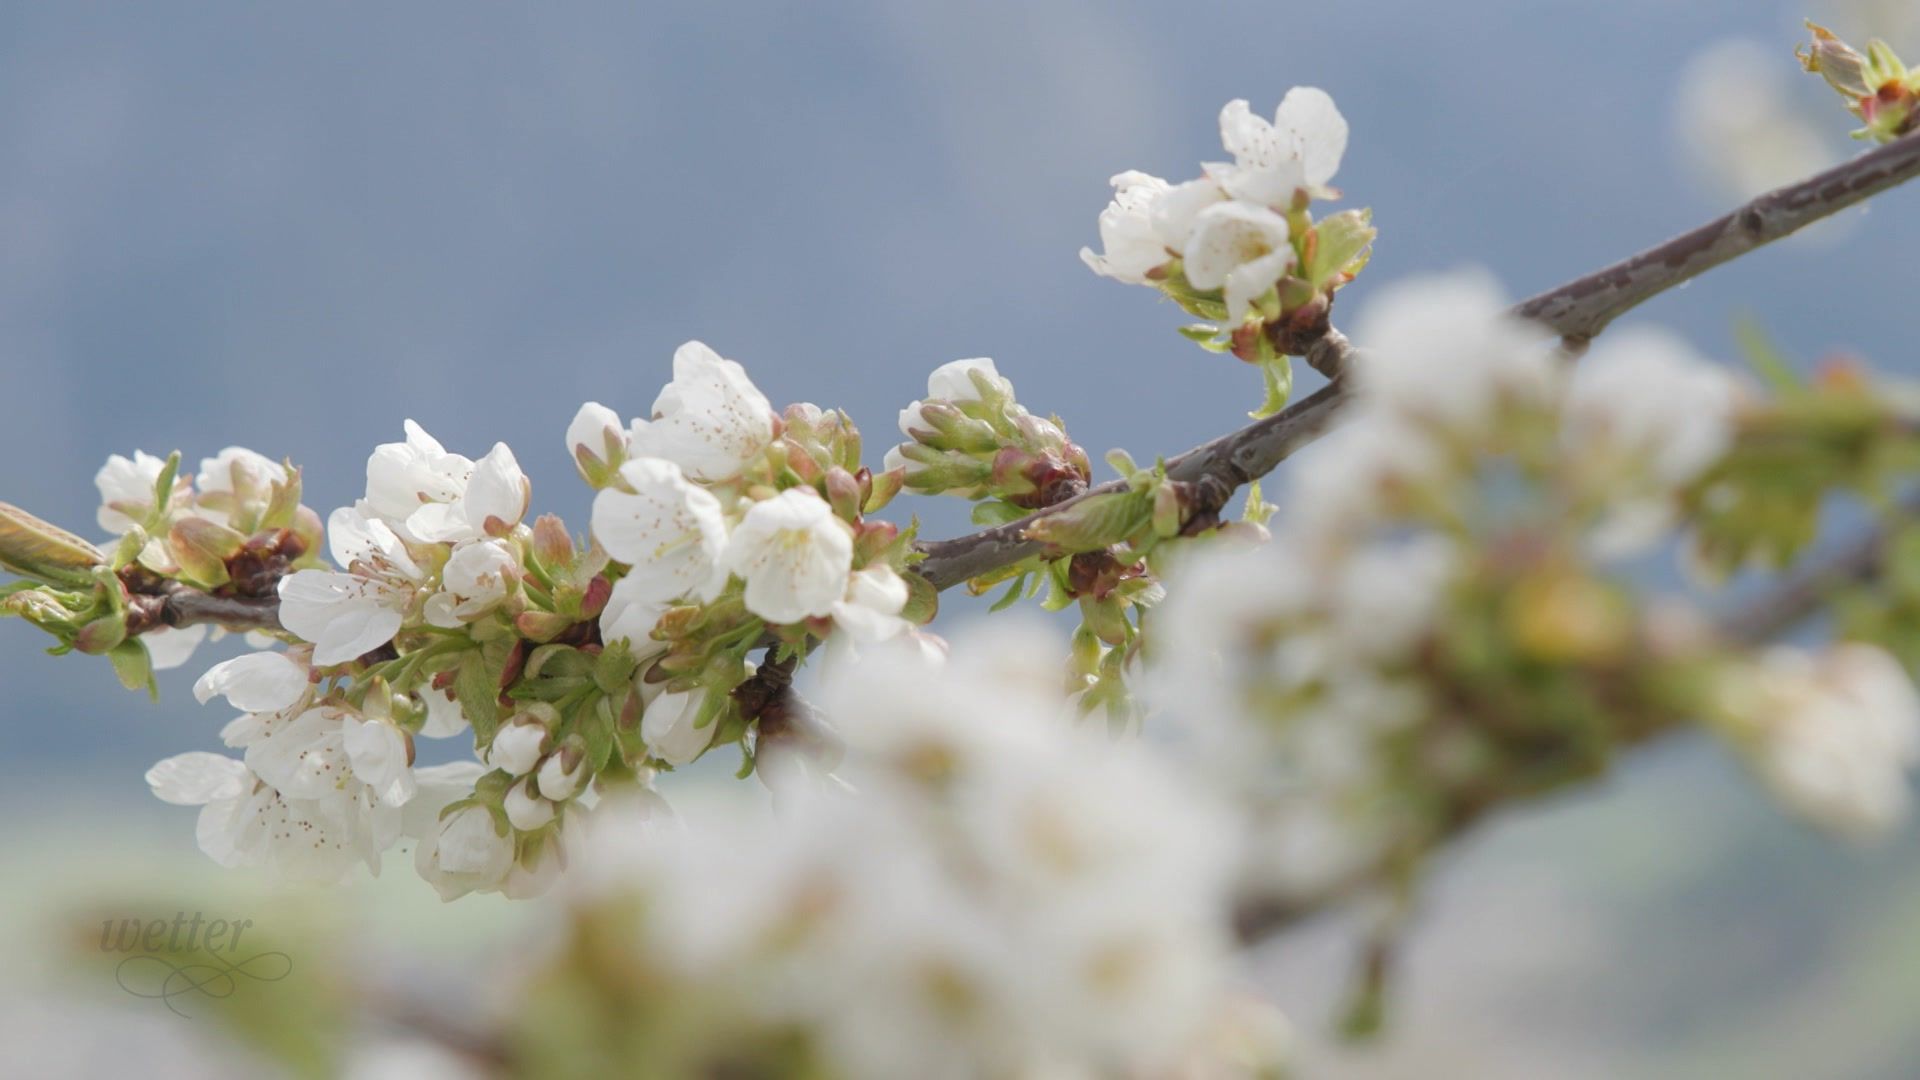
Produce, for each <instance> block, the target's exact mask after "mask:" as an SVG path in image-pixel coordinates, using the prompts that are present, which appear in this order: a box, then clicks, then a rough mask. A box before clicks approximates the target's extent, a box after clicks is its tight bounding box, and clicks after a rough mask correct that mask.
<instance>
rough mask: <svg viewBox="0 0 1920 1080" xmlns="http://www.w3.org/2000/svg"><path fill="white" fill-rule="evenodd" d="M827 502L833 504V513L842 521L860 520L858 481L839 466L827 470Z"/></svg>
mask: <svg viewBox="0 0 1920 1080" xmlns="http://www.w3.org/2000/svg"><path fill="white" fill-rule="evenodd" d="M826 486H827V501H828V502H829V503H832V504H833V512H834V514H835V515H837V516H838V517H839V518H840V519H841V520H842V521H858V520H859V518H860V504H861V498H860V481H858V480H856V479H855V478H854V476H853V474H852V473H850V472H848V471H847V470H845V469H842V468H840V467H839V466H837V465H836V466H834V467H833V468H831V469H828V470H827V485H826Z"/></svg>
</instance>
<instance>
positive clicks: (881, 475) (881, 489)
mask: <svg viewBox="0 0 1920 1080" xmlns="http://www.w3.org/2000/svg"><path fill="white" fill-rule="evenodd" d="M893 453H894V452H893V451H888V456H889V457H892V455H893ZM906 482H907V469H906V466H905V464H904V463H903V464H901V465H900V466H898V467H894V466H889V467H888V468H887V469H886V471H884V472H877V473H873V474H872V478H871V481H870V483H869V489H868V492H867V498H866V503H865V505H863V506H862V507H861V508H860V509H861V510H862V511H863V512H865V513H868V514H873V513H878V512H879V511H880V510H882V509H884V508H885V507H886V505H887V504H888V503H890V502H892V501H893V497H894V496H895V495H898V494H900V489H901V488H902V487H904V486H906Z"/></svg>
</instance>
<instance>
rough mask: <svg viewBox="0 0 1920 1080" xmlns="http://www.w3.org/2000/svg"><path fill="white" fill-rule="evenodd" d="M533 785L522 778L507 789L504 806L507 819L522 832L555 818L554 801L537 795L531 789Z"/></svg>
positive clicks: (529, 830) (530, 830) (531, 829)
mask: <svg viewBox="0 0 1920 1080" xmlns="http://www.w3.org/2000/svg"><path fill="white" fill-rule="evenodd" d="M530 787H531V785H530V784H529V783H528V782H527V781H525V780H522V781H520V782H519V783H517V784H515V785H513V786H512V787H510V788H508V789H507V797H506V800H505V801H504V802H503V803H502V806H503V807H504V808H505V809H506V811H507V820H508V821H510V822H512V823H513V827H514V828H516V829H519V830H520V831H521V832H532V831H533V830H535V829H538V828H541V827H542V826H544V825H546V824H547V823H548V822H550V821H552V820H553V803H552V802H551V801H549V800H547V799H543V798H541V797H540V796H538V795H535V794H534V793H533V792H532V791H531V790H529V789H530Z"/></svg>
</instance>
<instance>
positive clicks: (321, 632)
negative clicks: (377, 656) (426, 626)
mask: <svg viewBox="0 0 1920 1080" xmlns="http://www.w3.org/2000/svg"><path fill="white" fill-rule="evenodd" d="M327 535H328V540H329V543H330V544H331V546H332V550H333V557H334V559H335V561H337V562H339V563H341V564H342V565H345V566H346V567H348V570H347V571H346V572H344V573H342V572H338V571H332V570H299V571H295V572H294V573H292V574H289V575H288V576H286V577H285V578H282V579H281V581H280V623H281V625H282V626H285V627H286V628H287V630H289V631H290V632H292V633H293V634H295V635H297V636H299V637H300V638H301V640H303V641H308V642H311V643H313V646H314V649H313V663H314V664H315V666H318V667H327V666H329V665H332V664H341V663H345V662H347V661H349V660H352V659H354V658H355V657H357V656H361V655H363V654H365V653H367V652H368V651H370V650H373V649H377V648H379V647H380V646H382V645H384V644H386V643H387V642H389V641H392V640H393V636H394V635H395V634H397V633H399V631H400V627H401V625H402V624H403V623H404V622H405V621H406V612H407V609H408V608H409V606H410V605H411V604H412V603H413V599H414V596H415V595H416V593H417V592H418V591H419V588H420V585H421V582H422V579H423V578H424V576H425V574H424V572H423V571H422V570H421V569H420V567H419V565H418V564H417V563H415V562H414V560H413V557H412V555H411V554H410V553H409V552H408V551H407V548H406V545H405V543H403V542H402V541H401V539H400V537H399V536H398V535H397V534H395V533H394V531H393V530H392V529H391V528H389V527H388V526H387V524H386V523H385V522H383V521H380V520H379V519H376V518H369V517H366V516H364V515H363V514H362V513H361V511H360V510H359V509H358V508H355V507H341V508H340V509H338V510H336V511H334V512H333V514H332V516H331V517H329V518H328V519H327Z"/></svg>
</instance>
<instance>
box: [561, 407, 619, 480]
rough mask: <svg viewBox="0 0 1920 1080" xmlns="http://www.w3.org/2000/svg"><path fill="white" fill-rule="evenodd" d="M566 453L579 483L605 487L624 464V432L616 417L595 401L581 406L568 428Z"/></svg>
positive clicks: (617, 416) (611, 411)
mask: <svg viewBox="0 0 1920 1080" xmlns="http://www.w3.org/2000/svg"><path fill="white" fill-rule="evenodd" d="M567 450H568V452H569V453H570V454H571V455H572V456H573V464H574V467H575V468H577V469H579V470H580V478H581V479H583V480H585V481H586V482H587V483H588V484H589V485H591V486H592V487H594V488H596V489H598V488H603V487H606V486H607V485H608V484H609V483H611V482H612V480H613V476H614V474H615V473H617V472H619V471H620V466H621V465H622V464H623V463H625V462H626V460H627V453H628V447H627V432H626V428H625V427H624V426H622V425H621V423H620V417H619V414H617V413H615V412H614V411H613V410H612V409H609V408H607V407H606V406H605V405H602V404H600V403H599V402H597V401H589V402H587V403H586V404H585V405H582V406H580V411H579V412H577V413H575V414H574V417H573V423H571V424H569V425H567Z"/></svg>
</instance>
